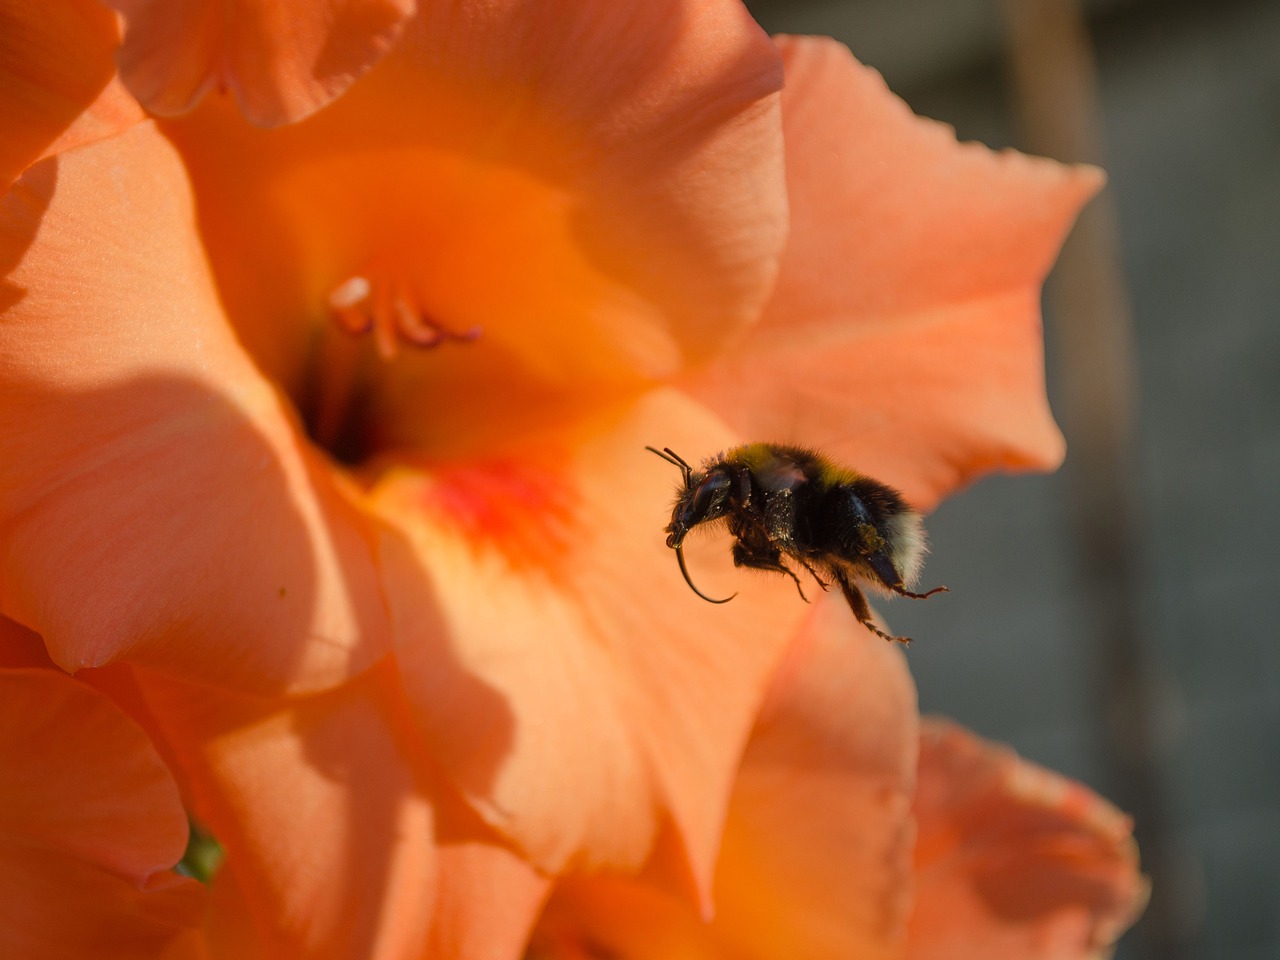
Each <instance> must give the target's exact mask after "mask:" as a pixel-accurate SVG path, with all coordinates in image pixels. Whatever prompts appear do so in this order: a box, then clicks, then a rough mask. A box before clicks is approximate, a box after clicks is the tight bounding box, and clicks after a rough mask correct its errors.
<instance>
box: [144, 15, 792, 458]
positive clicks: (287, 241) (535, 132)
mask: <svg viewBox="0 0 1280 960" xmlns="http://www.w3.org/2000/svg"><path fill="white" fill-rule="evenodd" d="M584 77H589V78H590V82H583V78H584ZM780 82H781V75H780V71H779V60H778V57H777V53H776V51H775V50H774V48H773V46H772V44H771V43H770V42H769V40H768V38H767V37H766V36H765V35H764V34H763V33H762V32H761V31H760V29H759V27H758V26H757V25H756V24H755V23H754V22H753V21H752V20H751V18H750V17H749V16H748V15H747V13H746V11H745V10H744V9H743V8H742V6H741V5H740V4H738V3H736V2H722V0H715V2H706V0H697V2H695V0H655V2H650V3H644V4H638V5H637V4H630V5H618V4H608V3H603V4H602V3H594V2H589V0H576V2H571V3H565V4H560V5H558V6H556V7H555V8H554V9H553V8H551V7H548V6H546V5H545V4H537V3H532V2H527V0H502V2H496V3H489V4H473V5H470V6H468V7H467V9H466V15H465V16H458V15H456V11H455V9H454V8H453V7H452V6H451V5H448V4H432V5H429V6H428V7H427V8H426V9H424V11H423V13H422V16H421V17H420V18H419V20H418V21H416V22H415V23H413V24H412V25H411V26H410V27H409V28H408V29H407V30H406V33H405V35H404V37H403V38H402V39H401V42H400V43H399V44H398V45H397V47H396V50H395V51H394V52H393V53H392V54H391V55H390V56H388V57H387V58H386V60H384V62H383V63H381V64H380V65H379V66H378V68H377V69H376V70H374V71H373V72H371V73H370V75H369V76H368V77H367V78H365V79H364V80H363V81H361V83H359V84H358V85H356V86H355V87H354V88H353V89H352V90H351V91H350V93H349V94H348V95H347V96H345V97H343V98H342V99H340V100H339V101H337V102H336V103H334V104H333V105H332V107H330V108H329V109H326V110H324V111H323V112H321V113H319V114H317V115H315V116H314V117H311V118H309V119H308V120H307V121H305V122H303V123H299V124H295V125H292V126H289V127H287V128H281V129H278V130H274V131H271V132H270V133H263V132H261V131H255V130H251V129H249V128H247V127H245V126H244V125H243V124H240V123H237V122H235V121H236V118H234V117H233V116H230V115H229V114H228V112H227V111H225V110H218V109H215V105H212V104H211V105H209V106H208V107H207V108H205V109H202V110H201V111H199V112H198V113H196V114H194V115H192V116H191V117H188V118H185V119H183V120H181V121H177V122H172V123H170V124H168V125H167V126H166V129H167V130H169V132H170V133H171V135H172V136H173V138H174V140H175V142H177V143H178V144H179V146H180V149H182V151H183V153H184V156H185V157H186V158H187V161H188V164H189V166H190V168H191V170H192V171H193V179H194V183H195V184H196V193H197V197H198V199H199V201H200V203H201V224H202V230H203V231H204V236H205V238H206V242H207V244H208V247H209V250H210V255H211V257H212V260H213V263H214V267H215V272H216V275H217V279H218V283H219V288H220V291H221V293H222V295H223V298H224V302H225V303H227V305H228V311H229V314H230V316H231V317H232V319H233V322H235V323H236V325H237V328H238V330H239V332H240V334H241V336H242V337H243V339H244V341H245V342H246V343H247V344H248V345H249V347H250V349H251V351H252V352H253V353H254V355H255V357H256V358H257V359H258V360H259V362H260V363H261V364H262V365H263V366H264V368H266V369H267V370H268V371H269V372H270V373H271V375H272V376H273V377H274V378H276V379H277V380H278V382H280V383H283V384H285V385H286V387H287V389H289V390H290V391H291V392H292V393H294V395H295V396H296V395H299V394H300V393H301V384H302V382H303V381H304V380H305V376H306V373H307V370H306V364H307V363H308V362H309V357H308V356H307V355H306V353H305V349H304V348H305V346H306V345H307V344H310V343H311V342H312V341H313V338H314V336H315V327H316V325H317V324H324V325H325V326H331V325H332V324H333V320H332V319H331V314H332V312H333V310H332V308H331V306H330V297H331V295H332V294H334V293H335V291H339V290H345V289H348V288H347V287H346V285H347V284H348V282H349V281H352V280H355V279H360V280H364V281H368V282H369V284H370V285H371V287H372V290H373V293H372V294H371V295H370V298H369V299H370V301H371V302H374V301H378V300H380V299H381V300H384V301H387V302H389V303H402V304H403V305H404V306H405V308H406V310H408V311H409V312H410V313H412V314H414V315H415V316H421V317H424V318H426V319H428V320H429V321H430V322H431V323H434V324H438V325H439V326H440V327H441V328H442V329H444V330H448V331H451V332H453V333H455V334H456V333H464V332H468V331H471V330H479V331H480V333H479V337H478V339H476V340H475V341H474V342H468V343H466V344H464V345H459V344H449V345H446V346H444V347H442V348H440V349H438V350H435V351H431V352H429V353H428V352H427V351H421V350H418V351H410V352H411V353H412V354H413V356H411V357H409V358H400V359H398V360H397V362H396V363H395V364H388V365H386V369H385V370H384V371H382V373H381V374H380V375H379V376H378V377H377V378H376V382H375V383H373V384H372V386H373V388H374V389H375V390H376V393H375V396H374V399H373V401H372V402H373V403H374V405H375V406H376V407H377V408H378V416H379V420H380V426H381V427H382V429H383V430H384V431H386V432H388V434H389V436H387V437H386V438H385V444H386V445H387V446H404V445H423V444H427V443H429V444H430V445H431V447H432V451H433V453H436V454H440V453H441V452H442V448H448V449H444V453H445V455H457V453H458V448H459V447H461V446H463V445H469V447H470V449H472V450H474V449H477V448H480V447H492V446H493V445H494V444H495V443H499V442H503V441H505V440H509V439H510V438H511V437H512V436H518V435H519V434H520V433H522V432H525V430H526V424H527V422H528V420H529V419H530V418H531V413H530V410H531V409H535V410H545V408H546V407H547V405H548V403H549V402H551V401H552V400H557V399H558V400H560V401H561V402H563V397H564V396H565V395H566V394H568V395H571V396H572V397H574V398H575V399H577V398H581V396H582V395H583V394H584V393H587V392H588V391H590V390H593V389H595V390H598V389H601V388H610V389H612V388H617V386H618V385H619V384H623V385H625V386H626V387H627V388H628V389H630V388H634V386H635V384H636V382H637V381H638V380H647V379H648V378H651V377H653V376H660V375H665V374H668V373H671V372H672V371H674V370H676V369H678V368H679V366H680V364H681V363H683V362H684V361H685V360H686V359H687V358H688V357H690V356H702V355H705V354H706V353H707V352H708V351H709V350H711V349H712V347H713V346H714V345H716V344H718V343H719V342H721V341H722V340H723V339H724V338H726V337H728V336H730V335H732V334H733V332H734V331H735V330H736V329H737V328H739V327H741V326H742V325H743V324H745V323H748V322H750V321H751V320H753V319H754V318H756V317H757V316H758V315H759V310H760V308H761V306H762V305H763V302H764V300H765V298H766V297H767V295H768V291H769V288H770V285H771V281H772V278H773V275H774V272H775V270H776V264H777V257H778V255H779V252H780V250H781V247H782V242H783V233H784V230H785V193H784V190H783V180H782V157H781V127H780V124H779V121H778V114H777V103H778V100H777V95H776V91H777V88H778V86H779V84H780ZM437 411H449V415H448V416H442V415H435V412H437ZM424 412H425V413H424ZM508 414H511V415H512V416H511V417H508ZM544 419H545V418H544ZM495 435H496V436H495Z"/></svg>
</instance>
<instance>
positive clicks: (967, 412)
mask: <svg viewBox="0 0 1280 960" xmlns="http://www.w3.org/2000/svg"><path fill="white" fill-rule="evenodd" d="M779 45H780V47H781V49H782V51H783V54H784V58H785V68H786V74H787V86H786V89H785V91H784V93H783V128H784V136H785V139H786V148H787V183H788V189H789V196H790V200H791V236H790V240H789V242H788V246H787V250H786V253H785V255H784V259H783V266H782V272H781V274H780V276H779V279H778V286H777V289H776V291H775V294H774V297H773V299H772V301H771V303H770V305H769V308H768V310H767V312H766V316H765V319H764V322H763V323H762V324H761V325H760V326H758V327H756V328H754V329H753V330H752V332H751V334H750V335H749V336H748V337H747V338H746V340H745V341H744V342H743V343H742V344H741V345H740V347H739V349H738V350H737V351H735V352H733V353H731V354H729V355H728V356H726V357H725V358H724V359H723V361H720V362H717V363H716V364H714V365H712V367H711V368H710V369H709V370H707V371H705V372H704V373H701V374H699V375H698V376H697V379H696V382H695V384H694V389H695V390H696V392H697V393H698V395H699V396H701V397H703V398H705V400H706V401H707V403H708V404H711V405H713V406H714V407H715V408H716V409H717V410H721V411H723V415H724V416H725V418H726V419H727V420H728V421H729V422H730V423H731V424H733V425H734V426H735V427H736V428H737V429H738V430H739V431H741V432H742V433H744V434H745V435H748V436H753V437H758V438H761V439H772V440H777V441H803V442H809V443H815V444H818V445H821V446H822V447H823V449H825V450H827V451H829V452H830V453H832V454H833V455H835V456H837V457H839V458H841V459H844V460H846V461H847V462H848V463H849V464H850V465H851V466H854V467H857V468H858V469H860V470H864V471H866V472H867V473H869V474H871V475H873V476H876V477H879V478H880V479H883V480H885V481H887V482H889V483H892V484H894V485H895V486H897V487H899V488H900V489H902V490H903V492H904V493H906V494H907V496H908V498H909V499H910V500H912V501H913V502H915V503H917V504H918V505H921V506H924V507H927V506H930V505H932V504H933V503H935V502H936V501H937V500H938V499H939V498H940V497H941V496H942V495H944V494H945V493H947V492H948V491H950V490H952V489H954V488H955V487H957V486H958V485H960V484H963V483H965V482H966V481H968V480H970V479H972V478H973V477H974V476H976V475H977V474H979V473H982V472H986V471H989V470H993V469H1001V468H1004V469H1009V468H1018V469H1022V468H1028V467H1040V468H1043V467H1050V466H1054V465H1056V464H1057V463H1058V461H1059V460H1060V459H1061V457H1062V440H1061V437H1060V435H1059V434H1058V431H1057V428H1056V427H1055V426H1054V424H1053V421H1052V418H1051V417H1050V414H1049V411H1048V408H1047V406H1046V402H1045V397H1044V384H1043V371H1042V360H1041V352H1042V347H1041V338H1040V316H1039V291H1040V284H1041V281H1042V280H1043V279H1044V276H1045V274H1046V273H1047V271H1048V269H1049V267H1050V265H1051V264H1052V262H1053V259H1054V256H1055V255H1056V253H1057V250H1058V247H1059V245H1060V243H1061V242H1062V239H1063V236H1064V235H1065V233H1066V232H1067V230H1068V228H1069V227H1070V225H1071V223H1072V221H1073V220H1074V218H1075V215H1076V213H1077V211H1078V210H1079V208H1080V206H1081V205H1082V204H1083V203H1084V202H1085V200H1086V199H1088V197H1089V196H1090V195H1091V194H1093V193H1094V192H1095V191H1096V190H1097V189H1098V187H1099V185H1100V183H1101V176H1100V174H1099V173H1098V171H1096V170H1094V169H1092V168H1085V167H1063V166H1060V165H1058V164H1055V163H1052V162H1049V161H1045V160H1038V159H1033V158H1028V157H1024V156H1020V155H1018V154H1014V153H1011V152H1006V153H1001V154H995V153H992V152H990V151H989V150H987V149H986V148H984V147H982V146H980V145H976V144H964V145H958V144H957V143H956V142H955V139H954V135H953V132H952V131H951V130H950V129H949V128H947V127H945V126H942V125H940V124H937V123H933V122H931V121H926V120H920V119H918V118H916V117H915V116H913V115H912V114H911V112H910V110H909V109H908V108H907V107H906V105H905V104H903V103H902V102H901V101H899V100H898V99H897V98H896V97H894V96H893V95H892V94H890V93H889V91H888V89H887V88H886V87H885V85H884V82H883V81H882V80H881V79H880V77H879V75H878V74H876V73H875V72H874V71H872V70H870V69H867V68H865V67H862V66H860V65H859V64H857V63H856V62H855V61H854V60H853V58H852V56H851V55H850V54H849V52H848V51H847V50H846V49H845V48H844V47H842V46H840V45H838V44H836V43H834V42H832V41H829V40H822V39H815V38H807V39H796V38H781V39H780V40H779Z"/></svg>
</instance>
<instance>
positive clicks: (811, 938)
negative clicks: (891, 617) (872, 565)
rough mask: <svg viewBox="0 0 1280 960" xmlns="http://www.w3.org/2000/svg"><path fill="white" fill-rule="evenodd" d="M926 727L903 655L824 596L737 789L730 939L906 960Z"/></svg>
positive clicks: (719, 902)
mask: <svg viewBox="0 0 1280 960" xmlns="http://www.w3.org/2000/svg"><path fill="white" fill-rule="evenodd" d="M918 729H919V719H918V716H917V714H916V698H915V687H914V685H913V684H912V682H911V677H910V675H909V674H908V672H907V669H906V663H905V661H904V659H903V657H902V653H901V651H900V650H899V649H898V648H897V647H896V646H894V645H892V644H888V643H885V642H884V641H883V640H881V639H880V638H878V637H874V636H871V635H870V634H868V633H867V632H866V631H865V630H864V629H863V628H862V627H861V626H860V625H859V624H858V623H857V622H856V621H855V620H854V619H853V617H852V615H851V614H850V612H849V610H848V608H847V607H846V605H845V604H844V602H843V600H841V599H840V598H839V597H826V598H824V600H823V602H822V603H821V604H819V605H818V606H817V607H816V608H815V609H814V611H813V617H812V619H811V620H810V623H809V624H808V625H807V627H806V629H805V630H804V631H803V632H802V633H801V635H800V636H799V637H798V638H797V641H796V642H795V643H794V644H793V645H792V647H791V649H790V651H789V653H788V659H787V660H786V661H785V662H784V664H783V667H782V669H781V670H780V671H779V674H778V676H777V677H776V678H775V680H774V686H773V689H772V691H771V693H770V699H769V702H768V704H767V705H766V707H765V709H764V711H763V712H762V713H761V716H760V719H759V720H758V721H757V723H756V727H755V729H754V730H753V731H752V734H751V740H750V743H749V744H748V746H747V752H746V754H745V756H744V757H743V761H742V769H741V770H740V772H739V774H738V779H737V782H736V784H735V785H734V792H733V800H732V802H731V804H730V806H729V819H728V826H727V829H726V830H725V837H724V848H723V852H722V853H721V856H720V862H719V864H718V865H717V868H716V885H715V905H716V914H715V921H714V925H715V927H716V928H717V930H718V932H719V936H720V938H721V939H722V940H724V941H726V942H729V943H733V944H736V945H737V946H738V947H739V948H740V950H741V951H742V954H741V955H742V956H751V957H760V958H767V957H783V956H785V957H794V958H797V960H802V958H809V957H812V958H814V960H819V958H828V957H857V958H867V960H870V958H891V957H893V958H896V957H898V956H900V954H901V949H902V938H903V932H904V925H905V921H906V915H907V911H908V909H909V907H910V897H911V846H912V840H913V838H914V831H913V828H912V822H911V814H910V807H911V796H912V790H913V787H914V782H915V768H916V750H917V744H918ZM734 955H737V954H734Z"/></svg>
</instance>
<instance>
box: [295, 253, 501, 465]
mask: <svg viewBox="0 0 1280 960" xmlns="http://www.w3.org/2000/svg"><path fill="white" fill-rule="evenodd" d="M327 305H328V311H329V317H328V322H327V323H325V324H324V325H323V330H324V332H323V333H322V335H321V336H320V338H319V341H318V349H317V350H316V354H315V357H314V360H313V363H312V364H311V376H310V383H309V384H308V386H307V390H306V392H307V396H306V398H305V399H304V400H303V402H301V403H300V404H299V406H300V408H301V409H302V413H303V419H304V420H305V422H306V426H307V432H308V433H309V434H310V436H311V439H312V440H314V441H315V442H316V443H317V444H318V445H319V446H321V447H323V448H324V449H325V450H327V451H328V452H329V453H330V454H332V455H333V457H334V458H335V459H337V460H338V461H340V462H342V463H346V464H350V465H358V464H360V463H363V462H364V461H366V460H367V459H368V458H369V457H370V456H371V455H372V454H374V453H376V452H377V451H378V448H379V442H378V437H379V430H378V425H377V418H376V410H375V407H376V394H377V387H378V384H379V381H380V379H381V378H383V377H386V376H388V375H389V370H390V367H391V366H392V365H393V364H395V363H396V362H397V360H399V359H401V357H402V354H404V353H405V352H406V348H407V352H410V353H421V352H423V351H427V350H433V349H435V348H436V347H441V346H444V345H446V344H450V343H454V344H464V343H470V342H472V341H474V340H476V339H477V338H479V336H480V334H481V332H482V331H481V329H480V328H479V327H470V328H468V329H466V330H462V331H457V330H453V329H450V328H449V327H447V326H446V325H445V324H443V323H441V322H440V321H439V320H437V319H436V318H435V317H433V316H432V315H431V314H430V313H429V312H428V311H427V310H425V309H424V308H423V307H422V306H421V304H420V302H419V300H418V298H417V297H416V296H415V294H414V290H413V287H412V285H411V284H409V283H407V282H402V281H397V280H394V279H384V278H376V279H374V278H370V277H366V276H361V275H356V276H352V277H349V278H347V279H346V280H344V281H343V282H342V283H340V284H338V285H337V286H336V287H334V288H333V290H332V291H331V292H330V293H329V297H328V304H327Z"/></svg>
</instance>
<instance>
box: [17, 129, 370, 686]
mask: <svg viewBox="0 0 1280 960" xmlns="http://www.w3.org/2000/svg"><path fill="white" fill-rule="evenodd" d="M192 216H193V212H192V209H191V201H190V196H189V194H188V193H187V189H186V184H185V179H184V175H183V172H182V169H181V167H180V165H179V164H178V161H177V158H176V157H175V156H174V154H173V151H172V149H171V148H170V147H169V146H168V144H167V143H165V141H164V140H163V139H162V138H160V137H159V136H158V135H157V133H156V131H155V130H154V129H153V128H152V127H151V125H150V124H145V123H144V124H142V125H139V126H137V127H134V128H133V129H131V130H129V131H128V132H126V133H124V134H122V135H120V136H119V137H115V138H112V139H109V140H104V141H101V142H99V143H96V144H94V145H92V146H89V147H85V148H83V149H80V150H76V151H72V152H70V153H65V154H62V155H60V156H58V157H56V158H52V159H49V160H46V161H43V162H42V163H41V164H38V165H37V166H35V167H32V168H31V169H30V170H28V171H27V173H26V174H24V175H23V177H22V179H21V180H20V181H19V182H18V183H17V184H15V185H14V187H13V189H12V190H11V191H10V192H9V193H8V194H7V195H6V196H5V197H3V198H0V264H3V266H4V268H5V270H6V279H5V281H4V284H3V286H0V389H2V390H3V394H4V403H3V404H2V405H0V598H2V599H0V606H2V609H0V612H2V613H3V614H4V615H6V616H9V617H11V618H13V619H15V620H18V621H19V622H21V623H23V624H25V625H26V626H28V627H31V628H32V629H35V630H37V631H38V632H40V633H41V634H42V635H43V637H44V639H45V641H46V643H47V644H48V646H49V651H50V654H51V655H52V657H53V658H54V660H55V661H56V662H57V663H58V664H59V665H60V666H61V667H63V668H64V669H66V670H68V671H72V672H74V671H75V670H78V669H80V668H81V667H86V666H99V665H103V664H106V663H109V662H111V661H112V660H115V659H118V658H127V659H128V660H130V661H133V662H138V663H145V664H148V665H151V666H153V667H155V668H157V669H161V670H168V671H172V672H174V673H176V674H179V675H183V676H186V677H189V678H192V679H196V680H198V681H200V682H202V683H212V684H234V685H238V686H243V687H246V688H251V689H258V690H278V689H281V688H286V687H287V688H291V689H308V688H315V687H319V686H324V685H327V684H331V683H334V682H337V681H338V680H340V679H342V678H343V677H345V676H348V675H350V674H351V673H354V672H357V671H359V670H361V669H363V668H364V667H365V666H367V665H368V663H369V662H371V660H373V659H374V658H375V657H377V656H379V655H381V653H382V652H383V651H384V650H385V646H382V645H381V644H382V643H383V641H385V637H386V625H385V620H384V613H383V608H382V605H381V600H380V597H379V595H378V591H377V586H376V580H375V573H374V569H373V564H372V560H371V557H370V554H369V549H368V547H367V545H366V540H365V533H364V531H363V530H362V524H361V521H360V519H359V518H358V516H357V515H356V514H355V512H354V510H353V508H351V507H350V506H348V505H347V504H346V502H345V501H344V500H343V499H342V497H341V496H340V494H339V493H338V491H337V490H336V488H335V487H334V484H333V480H332V478H331V476H330V475H329V470H328V468H327V467H326V466H325V465H324V464H323V463H322V462H321V461H320V460H319V458H318V457H317V455H316V454H315V453H314V452H313V451H311V450H310V449H309V447H308V446H307V445H306V444H305V443H304V442H303V441H302V440H301V438H300V437H299V436H298V434H297V431H296V429H295V425H294V422H293V420H292V418H291V415H290V413H289V411H288V410H287V409H286V408H285V407H284V405H283V404H282V403H281V401H280V399H279V397H278V396H277V395H276V394H275V393H274V392H273V391H272V389H271V388H270V386H269V385H268V384H267V383H266V382H265V381H263V380H262V378H261V376H260V375H259V374H258V372H257V371H256V370H255V369H254V367H253V365H252V363H251V362H250V361H249V359H248V358H247V357H246V356H245V355H244V353H243V352H242V350H241V349H240V347H239V345H238V344H237V342H236V340H235V337H234V335H233V334H232V332H231V330H230V329H229V328H228V327H227V324H226V321H225V319H224V318H223V316H222V314H221V312H220V311H219V308H218V304H217V297H216V294H215V293H214V291H213V289H212V287H211V285H210V280H209V276H208V274H207V272H206V268H205V264H204V259H203V254H202V251H201V249H200V247H199V244H198V241H197V238H196V235H195V229H194V225H193V223H192Z"/></svg>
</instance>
